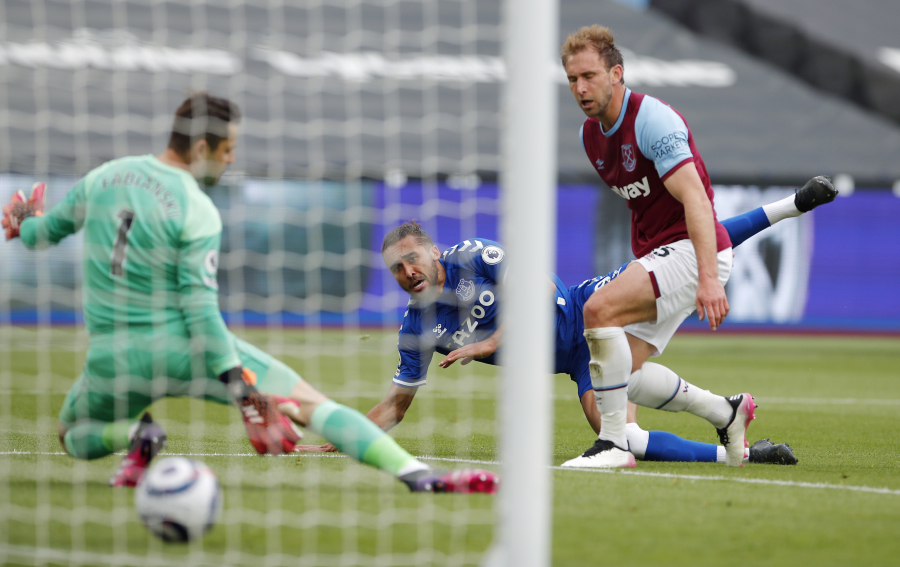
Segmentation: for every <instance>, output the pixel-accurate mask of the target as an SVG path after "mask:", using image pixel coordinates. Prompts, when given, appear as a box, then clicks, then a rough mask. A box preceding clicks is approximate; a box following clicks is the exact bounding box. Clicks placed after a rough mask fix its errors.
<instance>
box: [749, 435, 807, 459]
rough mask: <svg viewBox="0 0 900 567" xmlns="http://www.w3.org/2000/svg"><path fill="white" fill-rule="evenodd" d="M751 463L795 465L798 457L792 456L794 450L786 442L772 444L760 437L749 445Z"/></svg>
mask: <svg viewBox="0 0 900 567" xmlns="http://www.w3.org/2000/svg"><path fill="white" fill-rule="evenodd" d="M749 460H750V462H751V463H761V464H767V465H796V464H797V462H798V461H799V459H798V458H797V457H795V456H794V450H793V449H792V448H791V446H790V445H788V444H787V443H779V444H777V445H776V444H774V443H772V442H771V441H769V440H768V439H760V440H759V441H757V442H756V443H754V444H753V445H750V457H749Z"/></svg>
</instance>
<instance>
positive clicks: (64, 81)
mask: <svg viewBox="0 0 900 567" xmlns="http://www.w3.org/2000/svg"><path fill="white" fill-rule="evenodd" d="M501 36H502V34H501V27H500V3H499V2H486V1H484V0H453V1H441V0H409V1H394V2H381V1H379V2H364V1H349V0H348V1H345V0H320V1H311V2H303V3H301V4H300V5H295V4H294V3H292V2H275V1H273V2H269V3H268V4H265V5H262V4H260V3H258V2H240V1H235V0H232V1H230V2H217V1H211V0H210V1H206V2H204V1H189V0H185V1H180V2H166V1H153V0H133V1H126V2H120V1H93V0H84V1H75V2H71V3H63V2H55V1H50V0H43V1H42V0H34V1H17V0H0V196H2V198H3V199H4V200H5V199H6V198H7V196H8V195H9V194H10V193H11V191H12V190H13V189H18V188H23V189H27V188H28V187H29V186H30V185H31V183H32V182H33V181H34V180H36V179H37V180H46V181H48V184H49V185H48V194H47V204H48V206H52V205H53V204H55V203H56V202H58V201H59V200H60V199H62V197H63V196H64V195H65V193H66V192H67V191H68V189H69V188H70V187H71V186H72V185H73V184H74V183H75V182H76V181H77V179H78V178H79V177H81V176H82V175H84V174H85V173H87V172H88V171H89V170H90V169H92V168H94V167H96V166H98V165H100V164H102V163H104V162H106V161H108V160H110V159H113V158H117V157H121V156H126V155H136V154H146V153H159V152H161V151H162V150H163V149H164V148H165V146H166V143H167V140H168V135H169V132H170V129H171V125H172V115H173V112H174V110H175V108H176V107H177V106H178V104H179V103H180V102H181V101H182V100H183V99H184V98H185V96H186V94H187V93H188V92H189V91H190V90H208V91H210V92H211V93H213V94H216V95H219V96H224V97H227V98H229V99H231V100H233V101H234V102H235V103H237V104H238V105H239V106H240V108H241V110H242V113H243V120H242V123H241V134H240V138H239V147H238V151H237V161H236V163H235V164H234V165H233V166H232V167H231V169H230V170H229V173H228V174H227V175H226V176H225V178H224V179H223V182H222V184H221V185H220V186H218V187H216V188H213V189H211V191H210V195H211V197H212V199H213V201H214V203H215V204H216V206H217V207H218V208H219V210H220V212H221V216H222V221H223V225H224V230H223V240H222V252H223V253H222V258H221V262H220V272H219V282H220V286H221V295H220V298H221V307H222V309H223V311H224V312H226V314H227V316H228V322H229V326H230V327H231V328H232V330H234V331H235V333H236V334H238V335H239V336H241V337H243V338H246V339H247V340H248V341H249V342H251V343H253V344H255V345H256V346H258V347H260V348H262V349H263V350H265V351H267V352H269V353H270V354H272V355H273V356H275V357H277V358H279V359H281V360H283V361H284V362H286V363H287V364H288V365H289V366H291V367H292V368H294V369H295V370H297V372H299V374H300V375H302V376H303V377H304V378H305V379H307V380H308V381H309V382H310V383H312V384H313V385H314V386H315V387H317V388H318V389H319V390H321V391H322V392H324V393H325V394H326V395H328V396H330V397H332V398H333V399H335V400H337V401H339V402H342V403H344V404H346V405H349V406H351V407H354V408H357V409H359V410H361V411H362V412H363V413H365V412H366V411H368V410H369V409H370V408H371V407H372V406H373V405H374V404H375V403H377V402H378V401H379V400H380V399H381V398H382V397H383V396H384V394H385V393H386V392H387V390H388V387H389V385H390V381H391V376H392V374H393V372H394V369H395V366H396V360H397V347H396V327H397V324H398V323H399V317H400V316H401V315H402V310H403V306H404V305H405V303H406V297H405V295H404V294H403V292H402V290H400V289H399V288H398V287H397V285H396V283H395V282H394V281H393V279H392V277H391V275H390V273H389V272H387V270H386V269H385V268H384V266H383V262H382V260H381V256H380V246H381V238H382V237H383V235H384V234H385V232H386V231H387V230H390V229H391V228H393V227H395V226H397V225H399V224H400V223H401V222H403V221H405V220H409V219H413V218H415V219H419V220H420V221H422V223H423V224H424V226H425V228H426V229H428V230H429V232H430V233H431V234H432V236H433V237H434V238H435V241H436V242H437V243H438V246H439V247H442V248H445V247H449V246H452V245H454V244H456V243H457V242H459V241H460V240H462V239H465V238H471V237H474V236H479V237H486V238H492V239H498V228H497V224H498V216H499V211H498V207H499V205H498V190H497V187H496V184H495V183H494V181H495V179H496V172H497V170H498V168H499V160H500V158H499V147H498V146H499V137H500V134H499V128H500V119H499V114H498V111H499V105H500V88H501V80H502V79H503V77H504V66H503V64H502V61H501V59H500V51H501V40H502V37H501ZM80 254H81V237H80V236H79V235H75V236H73V237H70V238H69V239H68V240H66V241H65V242H64V243H63V244H62V245H60V246H58V247H54V248H52V249H51V250H48V251H43V252H39V253H33V252H28V251H26V250H25V249H24V247H22V245H21V244H20V243H18V242H14V243H8V244H5V245H2V246H0V259H2V265H4V266H6V268H5V269H3V270H0V323H2V326H0V562H3V563H19V564H28V565H45V564H65V565H134V564H142V565H175V564H177V565H182V564H197V565H201V564H214V565H250V564H252V565H282V564H284V565H287V564H290V565H384V566H393V565H441V564H447V565H463V564H477V563H478V562H479V561H480V560H481V557H482V555H483V553H484V551H485V550H486V549H487V547H488V545H489V544H490V541H491V539H492V534H493V525H494V523H495V513H494V503H493V500H492V499H490V498H485V497H459V498H434V497H421V496H415V495H409V494H407V493H406V489H405V488H404V487H403V486H401V485H399V484H398V483H397V482H396V481H395V480H394V479H393V478H391V477H390V476H389V475H386V474H383V473H381V472H379V471H377V470H375V469H372V468H369V467H366V466H363V465H360V464H357V463H355V462H353V461H351V460H350V459H348V458H345V457H335V456H334V455H327V456H317V455H312V456H308V457H281V458H265V459H264V458H259V457H253V456H251V454H250V452H251V448H250V446H249V444H248V442H247V441H246V437H245V434H244V431H243V426H242V425H241V422H240V418H239V414H238V412H237V411H236V410H235V409H234V408H229V407H223V406H217V405H214V404H211V403H206V402H201V401H196V400H170V401H165V402H159V403H157V404H155V405H154V406H153V408H152V409H153V413H154V417H155V418H156V419H157V420H158V421H160V422H161V424H162V425H163V426H164V427H165V428H166V430H167V432H168V435H169V445H168V447H167V449H166V452H167V453H176V454H189V455H196V456H197V458H199V459H202V460H204V461H205V462H206V463H207V464H208V465H210V467H211V468H212V469H213V470H214V471H215V473H216V474H217V475H218V477H219V480H220V482H222V483H223V485H224V490H225V514H224V516H223V518H222V520H221V522H220V525H219V526H217V527H216V528H214V530H213V531H212V532H211V533H210V534H208V536H207V537H206V538H205V539H202V540H200V541H199V542H196V543H193V544H191V545H189V546H187V547H173V546H171V545H164V544H162V543H161V542H160V541H158V540H156V539H153V538H152V537H151V536H149V535H148V534H147V532H146V530H144V528H143V527H142V526H141V525H140V523H139V521H138V518H137V515H136V514H135V511H134V508H133V504H132V492H131V491H130V490H123V489H111V488H108V487H106V481H107V479H108V478H109V476H110V475H111V474H112V473H113V472H114V470H115V468H116V467H117V465H118V462H119V460H120V458H121V456H112V457H108V458H103V459H98V460H94V461H78V460H75V459H72V458H70V457H69V456H67V455H65V454H64V453H63V452H62V450H61V448H60V445H59V443H58V441H57V438H56V437H57V434H56V429H57V416H58V414H59V409H60V407H61V405H62V402H63V397H64V396H65V394H66V392H67V391H68V390H69V388H70V386H71V385H72V383H73V382H74V380H75V379H76V378H77V377H78V375H79V372H80V370H81V367H82V365H83V363H84V360H85V351H86V349H87V344H88V338H87V333H86V332H85V330H84V327H83V324H82V323H81V322H80V315H79V313H80V308H81V267H80ZM435 362H436V361H435ZM494 376H495V371H494V370H493V368H490V367H485V366H483V365H469V366H466V367H463V368H459V367H458V365H457V367H455V369H453V370H451V371H444V370H439V369H438V368H437V367H436V365H433V366H432V367H431V370H430V372H429V384H428V386H427V387H425V388H423V389H421V390H420V393H419V394H418V395H417V396H416V401H415V403H414V405H413V408H412V409H411V410H410V412H409V414H408V415H407V418H406V420H405V421H404V422H403V423H402V424H401V425H399V426H398V427H397V428H396V429H395V430H393V431H392V434H393V435H394V436H395V437H396V438H397V439H398V440H399V441H400V443H401V445H403V446H404V447H405V448H407V449H408V450H409V451H410V452H411V453H412V454H414V455H419V456H424V457H432V458H435V457H438V458H440V459H443V461H442V460H440V459H438V460H431V461H429V462H430V463H431V464H433V465H435V466H443V467H448V468H450V467H454V466H463V464H462V463H469V462H474V463H479V465H478V466H485V467H488V468H491V467H492V466H493V465H492V464H491V462H492V461H493V460H494V458H495V457H494V455H495V447H496V435H495V426H494V418H495V413H494V403H495V390H496V383H495V379H494ZM308 442H321V440H320V439H317V438H315V437H314V436H312V435H310V434H308ZM448 459H455V461H453V460H450V461H448Z"/></svg>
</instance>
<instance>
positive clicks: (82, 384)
mask: <svg viewBox="0 0 900 567" xmlns="http://www.w3.org/2000/svg"><path fill="white" fill-rule="evenodd" d="M129 342H130V344H129ZM234 342H235V347H236V348H237V351H238V356H239V357H240V360H241V365H242V366H243V367H244V368H246V369H249V370H251V371H252V372H253V373H255V374H256V387H257V388H258V389H259V390H260V391H261V392H266V393H269V394H278V395H281V396H287V395H288V394H289V393H290V391H291V389H293V387H294V385H295V384H297V383H298V382H299V381H300V380H301V378H300V375H299V374H297V373H296V372H294V370H293V369H291V368H290V367H288V366H287V365H286V364H284V363H283V362H281V361H280V360H278V359H276V358H273V357H272V356H271V355H269V354H268V353H265V352H263V351H262V350H260V349H258V348H256V347H255V346H253V345H251V344H250V343H248V342H246V341H243V340H241V339H239V338H237V337H234ZM148 344H149V345H151V346H150V348H148ZM153 346H158V347H160V348H158V349H157V348H152V347H153ZM190 352H191V350H190V344H189V342H188V339H185V338H182V337H173V336H171V335H167V336H156V335H154V336H144V337H141V340H140V341H139V342H138V341H135V340H131V341H128V340H123V339H121V338H115V337H114V336H112V335H110V336H108V337H105V336H104V337H96V336H95V337H92V339H91V346H90V348H89V349H88V352H87V360H86V362H85V365H84V370H83V371H82V373H81V376H80V377H79V378H78V380H76V381H75V384H73V385H72V388H71V389H70V390H69V393H68V394H67V395H66V398H65V400H64V401H63V406H62V410H61V411H60V413H59V421H60V423H61V424H63V426H65V427H71V426H72V425H73V424H74V423H75V422H76V421H78V420H80V419H92V420H97V421H103V422H112V421H116V420H120V419H134V418H136V417H137V416H139V415H140V414H141V412H143V411H144V410H145V409H147V408H148V407H149V406H150V404H152V403H153V402H154V401H156V400H158V399H160V398H165V397H192V398H198V399H203V400H208V401H212V402H217V403H220V404H230V403H232V402H231V397H230V396H229V395H228V392H227V391H226V389H225V386H224V385H223V384H222V383H221V382H219V380H218V379H210V378H207V377H205V376H204V377H202V378H193V374H192V372H191V365H192V363H193V362H195V360H193V359H192V357H191V355H190Z"/></svg>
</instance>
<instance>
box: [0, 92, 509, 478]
mask: <svg viewBox="0 0 900 567" xmlns="http://www.w3.org/2000/svg"><path fill="white" fill-rule="evenodd" d="M238 119H239V112H238V109H237V107H236V106H235V105H233V104H232V103H230V102H229V101H227V100H224V99H220V98H216V97H212V96H210V95H207V94H206V93H198V94H196V95H194V96H192V97H190V98H188V99H187V100H185V101H184V103H183V104H182V105H181V106H180V107H179V108H178V111H177V112H176V115H175V124H174V128H173V131H172V135H171V137H170V141H169V145H168V148H167V149H166V151H165V152H164V153H163V154H161V155H159V156H152V155H146V156H137V157H127V158H122V159H117V160H114V161H111V162H108V163H106V164H104V165H102V166H100V167H99V168H97V169H94V170H93V171H91V172H90V173H88V175H87V176H86V177H85V178H84V179H83V180H81V181H80V182H79V183H78V184H77V185H76V186H75V187H74V188H73V189H72V190H71V191H69V193H68V194H67V195H66V197H65V199H64V200H63V201H62V202H60V203H59V204H57V205H56V206H55V207H53V208H52V209H50V210H49V211H47V212H46V214H44V212H43V193H44V186H43V184H38V185H36V186H35V188H34V190H33V191H32V195H31V198H30V199H28V200H27V201H26V200H25V197H24V195H23V194H22V193H21V192H18V193H16V195H14V196H13V199H12V203H11V204H10V205H7V206H6V207H4V209H3V212H4V218H3V226H4V228H6V238H7V240H9V239H11V238H15V237H17V236H21V238H22V241H23V242H24V243H25V245H26V246H27V247H29V248H42V247H46V246H49V245H51V244H56V243H58V242H59V241H60V240H61V239H63V238H64V237H66V236H68V235H70V234H72V233H74V232H77V231H78V230H81V229H84V241H85V245H84V260H83V273H84V284H83V285H84V318H85V324H86V325H87V328H88V331H89V333H90V348H89V350H88V353H87V360H86V363H85V366H84V370H83V371H82V374H81V377H80V378H79V379H78V380H77V381H76V383H75V384H74V386H73V387H72V389H71V390H70V391H69V394H68V395H67V396H66V400H65V403H64V404H63V409H62V412H61V413H60V423H59V438H60V442H61V443H62V445H63V447H65V449H66V451H68V452H69V454H70V455H72V456H73V457H76V458H79V459H95V458H98V457H102V456H105V455H108V454H110V453H112V452H115V451H118V450H121V449H124V448H128V449H129V453H128V456H127V457H125V459H124V460H123V462H122V466H121V467H120V469H119V471H118V472H117V473H116V475H115V476H113V478H112V479H111V480H110V484H112V485H114V486H121V485H125V486H134V485H135V484H136V482H137V481H138V480H139V479H140V477H141V475H142V474H143V471H144V469H145V468H146V466H147V464H148V463H149V461H150V460H151V459H152V458H153V457H154V456H155V455H156V453H157V452H158V451H159V450H160V449H161V448H162V446H163V444H164V443H165V440H166V435H165V433H164V432H163V430H162V428H161V427H160V426H159V424H157V423H155V422H153V420H152V419H151V417H150V415H149V414H148V413H143V412H144V410H145V409H146V408H147V407H148V406H149V405H150V404H152V403H153V402H154V401H155V400H157V399H160V398H162V397H166V396H193V397H198V398H202V399H207V400H211V401H215V402H219V403H226V404H227V403H232V402H234V403H236V404H237V405H238V407H239V408H240V409H241V411H242V414H243V418H244V423H245V425H246V428H247V433H248V436H249V437H250V441H251V442H252V443H253V446H254V447H255V448H256V450H257V451H258V452H259V453H273V454H278V453H283V452H290V451H293V450H294V448H295V445H296V443H297V441H298V440H299V436H298V434H297V432H296V431H295V429H294V428H293V426H292V424H291V420H292V421H293V422H294V423H297V424H299V425H301V426H304V427H308V428H309V429H311V430H312V431H314V432H316V433H318V434H320V435H322V436H323V437H325V438H326V439H328V440H329V441H330V442H331V443H334V445H335V446H337V447H339V448H340V449H341V450H342V451H344V452H345V453H347V454H348V455H350V456H352V457H353V458H355V459H357V460H360V461H362V462H364V463H366V464H369V465H372V466H374V467H377V468H379V469H381V470H384V471H386V472H388V473H390V474H392V475H394V476H396V477H397V478H399V479H400V480H401V481H403V482H404V483H406V484H407V486H409V488H410V489H411V490H414V491H428V492H444V491H450V492H493V491H494V490H495V489H496V487H497V484H498V478H497V477H496V475H495V474H494V473H491V472H489V471H481V470H464V471H454V472H450V473H447V472H443V471H435V470H432V469H431V468H430V467H428V466H427V465H425V464H424V463H422V462H420V461H418V460H417V459H415V458H413V457H412V456H411V455H410V454H409V453H407V452H406V451H405V450H403V449H402V448H401V447H400V446H399V445H397V443H396V442H395V441H394V440H393V439H392V438H391V437H390V436H388V435H387V434H386V433H385V432H384V431H383V430H381V429H380V428H379V427H377V426H376V425H375V424H373V423H372V422H371V421H369V420H368V419H366V418H365V417H364V416H363V415H362V414H360V413H359V412H357V411H356V410H353V409H350V408H347V407H345V406H342V405H340V404H338V403H336V402H334V401H332V400H329V399H328V398H326V397H325V396H324V395H322V394H321V393H319V392H318V391H316V390H315V389H314V388H313V387H312V386H310V385H309V384H308V383H306V382H305V381H303V380H302V379H301V378H300V376H298V375H297V374H296V373H295V372H294V371H293V370H291V369H290V368H288V367H287V366H285V365H284V364H282V363H281V362H279V361H277V360H274V359H273V358H272V357H271V356H269V355H267V354H265V353H264V352H262V351H260V350H259V349H256V348H254V347H252V346H251V345H249V344H247V343H245V342H243V341H240V340H238V339H236V338H235V337H234V336H233V335H232V334H231V333H230V332H229V331H228V329H227V328H226V326H225V322H224V321H223V319H222V315H221V313H220V312H219V307H218V297H217V290H218V286H217V283H216V271H217V265H218V254H219V243H220V239H221V230H222V223H221V219H220V217H219V213H218V211H217V210H216V208H215V206H214V205H213V203H212V201H211V200H210V198H209V197H208V196H207V195H206V194H205V193H203V192H202V191H201V189H200V186H199V185H198V181H200V182H207V183H215V182H216V181H217V180H218V179H219V177H220V176H221V174H222V172H223V171H224V170H225V168H226V167H227V166H228V164H230V163H231V162H232V161H234V150H235V144H236V141H237V123H238ZM142 413H143V417H142V418H141V419H140V420H139V421H136V418H137V417H138V416H139V415H141V414H142ZM285 415H287V416H288V417H289V418H290V420H289V419H288V417H285Z"/></svg>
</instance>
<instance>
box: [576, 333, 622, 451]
mask: <svg viewBox="0 0 900 567" xmlns="http://www.w3.org/2000/svg"><path fill="white" fill-rule="evenodd" d="M584 336H585V338H586V339H587V343H588V348H589V350H590V351H591V363H590V370H591V383H592V385H593V387H594V396H595V398H596V400H597V410H598V411H599V412H600V436H599V438H600V439H606V440H608V441H612V442H613V443H615V444H616V446H617V447H619V448H621V449H627V447H628V440H627V438H626V436H625V421H626V418H627V414H628V378H629V376H630V375H631V348H630V347H629V346H628V339H627V338H625V329H623V328H622V327H598V328H594V329H585V330H584Z"/></svg>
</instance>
